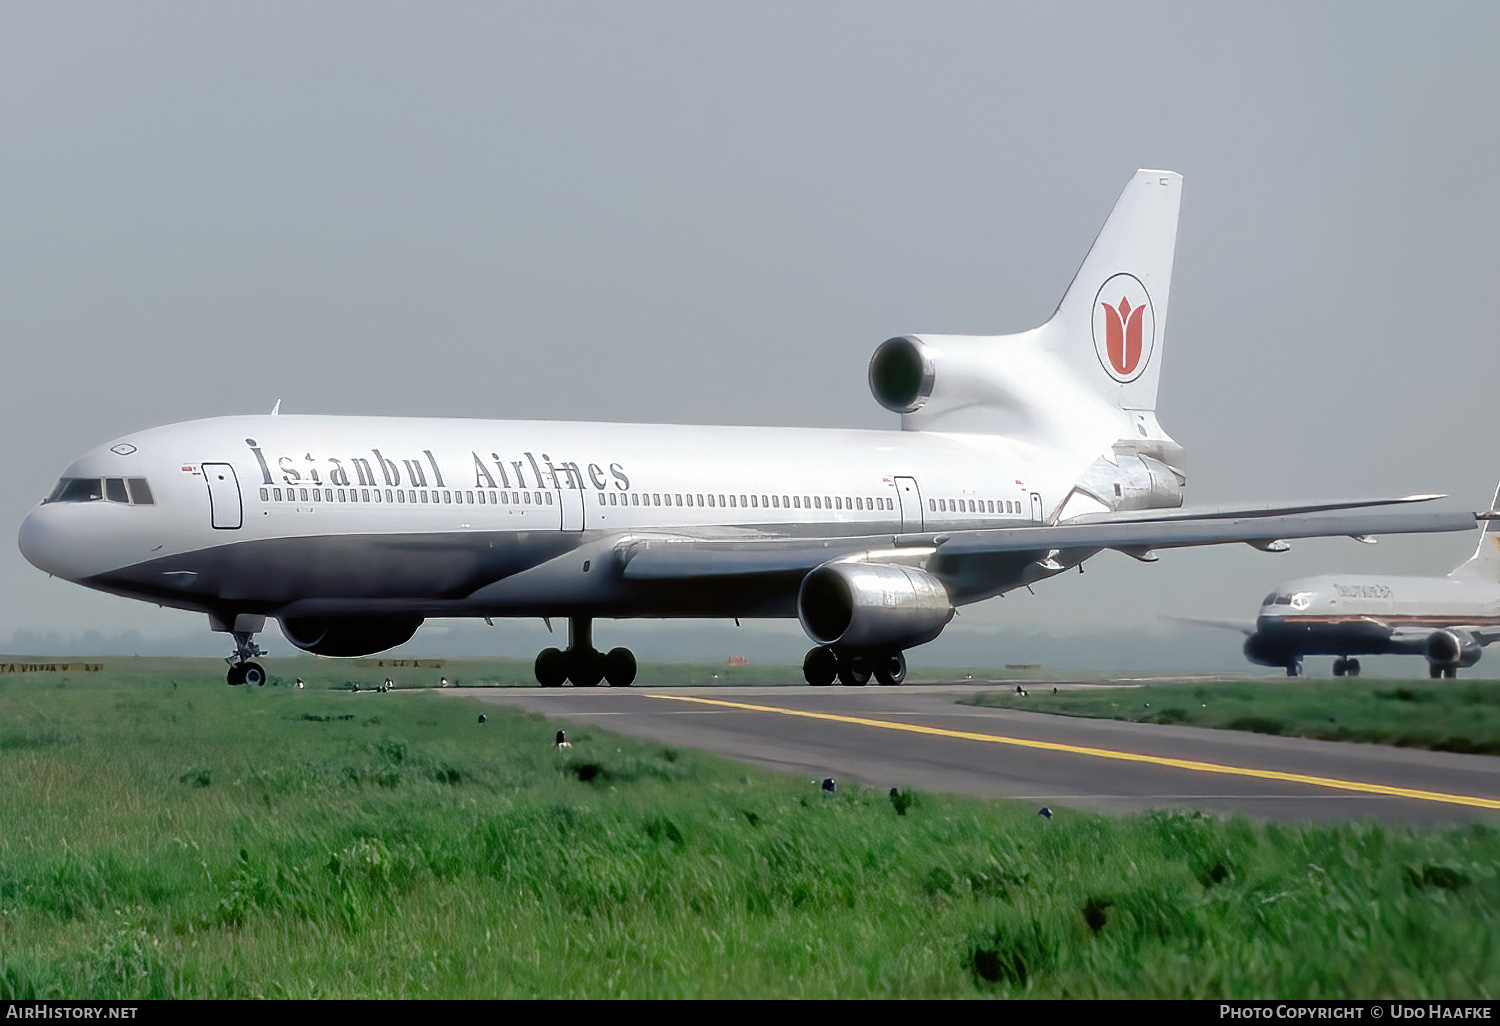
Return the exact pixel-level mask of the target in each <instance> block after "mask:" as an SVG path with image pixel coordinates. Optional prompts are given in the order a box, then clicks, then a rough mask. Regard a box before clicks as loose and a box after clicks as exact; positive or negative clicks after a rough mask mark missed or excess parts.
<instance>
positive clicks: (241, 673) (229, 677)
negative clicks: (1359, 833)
mask: <svg viewBox="0 0 1500 1026" xmlns="http://www.w3.org/2000/svg"><path fill="white" fill-rule="evenodd" d="M1433 676H1434V677H1436V676H1437V674H1436V673H1434V674H1433ZM225 681H226V683H229V684H243V683H245V664H244V663H239V664H238V665H236V666H231V667H230V668H229V673H227V674H226V675H225Z"/></svg>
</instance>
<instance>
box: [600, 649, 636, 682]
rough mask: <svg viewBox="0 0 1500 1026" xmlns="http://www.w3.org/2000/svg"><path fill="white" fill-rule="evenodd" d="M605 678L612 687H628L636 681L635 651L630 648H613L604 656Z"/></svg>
mask: <svg viewBox="0 0 1500 1026" xmlns="http://www.w3.org/2000/svg"><path fill="white" fill-rule="evenodd" d="M604 679H605V680H607V681H609V686H610V687H612V688H628V687H630V685H632V684H634V683H635V653H634V652H632V651H630V649H628V648H612V649H610V650H609V655H607V656H605V657H604Z"/></svg>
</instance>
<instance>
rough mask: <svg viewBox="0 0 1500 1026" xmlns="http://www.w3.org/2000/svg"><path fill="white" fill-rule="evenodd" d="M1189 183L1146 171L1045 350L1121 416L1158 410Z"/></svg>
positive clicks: (1077, 278)
mask: <svg viewBox="0 0 1500 1026" xmlns="http://www.w3.org/2000/svg"><path fill="white" fill-rule="evenodd" d="M1181 200H1182V176H1181V175H1179V174H1177V173H1176V172H1173V171H1148V170H1140V171H1137V172H1136V173H1135V177H1134V178H1132V179H1131V180H1130V183H1129V184H1128V185H1126V186H1125V191H1124V192H1122V193H1121V194H1120V199H1119V201H1118V202H1116V203H1115V209H1114V210H1113V211H1112V212H1111V213H1110V215H1109V220H1107V221H1105V222H1104V227H1103V228H1102V229H1101V230H1100V232H1099V237H1098V238H1096V239H1095V240H1094V245H1093V248H1092V249H1090V250H1089V253H1088V256H1086V257H1084V259H1083V265H1082V266H1081V267H1079V268H1078V273H1077V274H1075V275H1074V276H1073V281H1072V284H1070V285H1069V286H1068V291H1067V292H1066V293H1064V294H1063V298H1062V302H1061V303H1059V304H1058V305H1057V311H1056V312H1055V313H1053V315H1052V319H1051V320H1050V321H1048V322H1047V324H1046V325H1045V326H1044V327H1043V328H1042V329H1041V330H1042V334H1043V336H1044V338H1045V340H1046V345H1047V347H1048V348H1049V349H1051V350H1052V351H1053V352H1054V353H1056V354H1057V355H1058V356H1059V357H1061V358H1063V359H1064V360H1065V361H1066V362H1067V363H1068V364H1069V365H1070V366H1071V367H1072V368H1073V370H1074V372H1075V373H1077V374H1078V375H1079V377H1080V378H1082V379H1083V380H1084V381H1087V382H1089V383H1090V384H1092V385H1093V387H1094V389H1095V390H1096V391H1097V392H1099V393H1100V394H1102V395H1103V396H1104V397H1106V398H1107V399H1108V400H1109V401H1110V402H1111V403H1112V404H1114V405H1115V406H1116V407H1117V408H1119V409H1122V410H1154V409H1156V385H1157V381H1158V379H1159V378H1160V375H1161V357H1162V342H1163V336H1164V335H1165V333H1166V325H1167V300H1168V298H1169V296H1170V293H1171V289H1172V257H1173V253H1174V251H1175V250H1176V247H1177V213H1178V208H1179V206H1180V203H1181Z"/></svg>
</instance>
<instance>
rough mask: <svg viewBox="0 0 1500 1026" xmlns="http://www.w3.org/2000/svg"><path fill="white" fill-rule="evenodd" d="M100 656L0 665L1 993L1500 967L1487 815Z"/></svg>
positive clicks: (1225, 980) (753, 990)
mask: <svg viewBox="0 0 1500 1026" xmlns="http://www.w3.org/2000/svg"><path fill="white" fill-rule="evenodd" d="M104 662H105V669H104V672H102V673H67V674H57V673H31V674H6V675H0V997H5V998H29V997H45V996H68V997H111V996H118V997H178V996H181V997H259V996H264V997H363V996H369V997H374V996H392V997H419V996H441V997H476V996H478V997H488V996H502V997H505V996H587V997H605V996H617V997H625V996H629V997H664V996H699V997H745V996H754V997H783V996H796V997H882V996H903V997H950V996H953V997H956V996H1007V995H1026V996H1074V997H1094V996H1139V997H1337V996H1345V995H1347V996H1356V997H1379V996H1390V997H1435V996H1452V997H1492V996H1494V995H1495V994H1496V993H1497V992H1500V947H1497V931H1500V925H1497V915H1496V910H1497V909H1500V879H1497V869H1496V867H1497V866H1500V832H1497V831H1495V830H1494V829H1491V828H1488V827H1483V826H1472V827H1468V828H1463V829H1456V830H1448V831H1441V832H1422V831H1416V830H1411V829H1407V828H1403V827H1387V826H1381V825H1377V824H1373V823H1353V824H1344V825H1339V826H1329V827H1316V826H1305V825H1297V826H1282V825H1275V824H1255V823H1252V822H1249V821H1246V820H1243V819H1233V820H1219V819H1216V818H1212V817H1205V816H1200V815H1196V814H1182V813H1167V812H1164V813H1157V814H1150V815H1143V816H1133V817H1127V818H1111V817H1106V816H1100V815H1093V814H1085V813H1077V812H1072V811H1069V810H1065V809H1055V810H1054V812H1055V813H1056V815H1055V816H1054V817H1053V818H1052V819H1050V820H1048V819H1044V818H1042V817H1040V816H1038V815H1037V814H1036V810H1035V808H1033V807H1032V806H1030V805H1020V804H1015V803H1006V802H999V801H985V800H980V799H969V798H958V797H950V796H945V795H938V794H927V793H921V794H911V793H910V792H900V793H898V794H897V795H895V796H894V798H893V796H891V795H888V794H885V793H879V792H874V791H852V792H841V793H839V794H837V795H825V794H823V793H821V792H820V791H819V790H818V788H817V786H816V785H814V784H811V783H810V782H809V781H807V780H806V779H798V778H788V777H779V776H775V775H772V774H769V773H765V772H761V771H758V770H754V769H748V768H746V767H744V766H740V765H737V764H734V763H730V762H727V761H723V760H719V759H716V758H712V757H709V756H706V755H702V754H698V753H694V752H688V751H673V750H671V749H664V748H661V747H659V746H654V745H649V744H645V743H641V742H635V741H631V740H629V739H623V738H619V737H614V736H612V735H609V734H606V733H604V732H602V731H599V730H595V729H593V728H578V729H577V730H576V731H575V730H571V729H570V736H572V737H573V740H574V741H575V746H574V747H573V748H571V749H568V750H561V751H560V750H556V749H554V748H552V746H551V744H550V742H551V739H552V735H553V732H554V730H555V729H556V727H555V725H554V724H551V723H549V722H547V721H544V720H542V719H540V718H537V717H532V716H526V715H523V714H519V713H514V712H511V711H508V710H497V709H495V708H493V707H491V708H487V709H485V710H484V712H485V715H486V717H487V722H485V723H480V722H479V719H478V717H479V713H480V708H479V706H477V705H476V704H474V703H472V702H469V701H467V700H464V699H460V698H456V697H454V696H451V695H444V694H440V693H433V692H425V691H412V690H399V691H396V692H394V693H389V694H375V693H370V692H362V693H359V694H353V693H349V692H347V691H339V690H336V688H337V687H338V686H339V685H340V684H341V683H342V679H341V678H342V677H344V676H348V675H349V674H350V673H351V672H352V670H351V668H350V667H349V664H335V663H328V662H326V661H317V662H312V661H301V662H298V663H297V664H296V665H297V666H301V667H303V668H304V669H305V668H306V666H307V665H308V664H309V663H310V665H312V666H315V667H325V668H331V669H327V670H326V672H324V671H321V670H320V671H319V672H324V676H323V677H317V678H315V676H314V675H313V674H312V673H310V672H304V673H303V674H302V676H303V677H304V679H305V680H307V682H308V687H307V688H305V689H294V688H291V687H286V686H276V685H274V684H273V685H272V686H268V687H265V688H260V689H254V688H229V687H226V686H225V685H224V684H223V683H221V679H222V678H221V674H222V665H221V664H220V665H214V664H213V662H212V661H210V660H202V661H194V660H148V659H114V660H109V659H107V660H104ZM455 665H456V664H455ZM446 669H449V667H445V670H446ZM271 672H272V673H273V675H276V676H277V677H282V676H284V675H283V674H282V672H281V668H280V667H277V666H275V665H272V666H271ZM361 672H364V671H361ZM380 673H381V671H380V670H379V669H376V670H373V671H371V675H372V678H373V679H380ZM454 673H455V674H456V673H457V669H456V668H455V669H454ZM408 683H420V682H419V681H415V680H413V681H410V682H408Z"/></svg>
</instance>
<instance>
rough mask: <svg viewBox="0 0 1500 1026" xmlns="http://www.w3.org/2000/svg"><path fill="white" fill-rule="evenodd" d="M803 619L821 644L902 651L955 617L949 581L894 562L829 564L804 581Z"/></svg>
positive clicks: (938, 631)
mask: <svg viewBox="0 0 1500 1026" xmlns="http://www.w3.org/2000/svg"><path fill="white" fill-rule="evenodd" d="M797 619H799V620H800V621H802V629H803V630H805V631H806V632H807V636H808V637H810V638H812V639H813V640H814V641H816V642H817V643H818V644H820V645H838V646H839V647H841V648H873V649H902V648H910V647H911V646H913V645H921V644H925V643H926V642H929V641H931V640H932V639H933V638H935V637H937V636H938V635H939V634H941V633H942V632H943V628H944V627H946V626H947V625H948V621H949V620H951V619H953V603H952V601H951V600H950V599H949V597H948V589H947V588H945V587H943V582H942V581H939V580H938V579H937V578H936V577H934V576H932V575H931V574H929V573H927V572H926V571H925V570H917V569H915V568H913V567H905V566H895V565H892V564H889V563H824V564H823V565H822V566H820V567H818V568H817V569H816V570H814V571H812V573H810V574H808V575H807V576H806V577H804V578H803V579H802V587H801V589H800V590H799V591H798V592H797Z"/></svg>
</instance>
